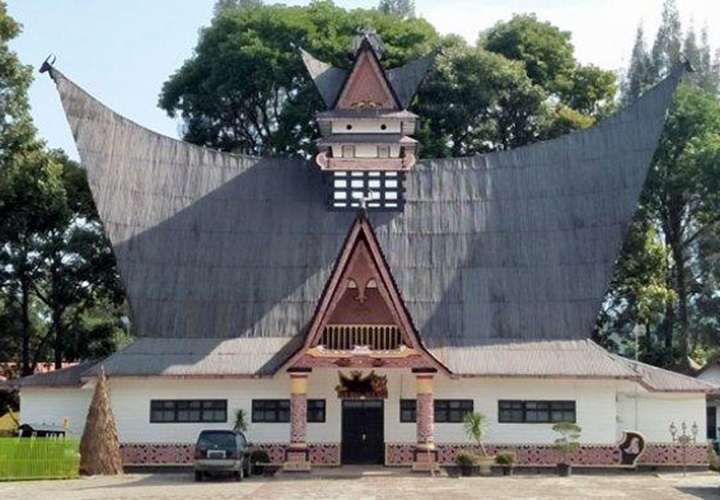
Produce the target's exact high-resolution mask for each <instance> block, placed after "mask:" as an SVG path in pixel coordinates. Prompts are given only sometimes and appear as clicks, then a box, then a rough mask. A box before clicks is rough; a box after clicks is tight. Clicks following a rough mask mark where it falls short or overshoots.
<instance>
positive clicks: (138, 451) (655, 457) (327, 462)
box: [120, 443, 708, 467]
mask: <svg viewBox="0 0 720 500" xmlns="http://www.w3.org/2000/svg"><path fill="white" fill-rule="evenodd" d="M256 446H257V447H258V448H260V449H263V450H265V451H267V452H268V455H270V462H271V463H273V464H277V465H280V464H282V463H283V460H284V458H285V448H286V447H287V445H286V444H283V443H264V444H258V445H256ZM308 446H309V448H310V462H311V463H312V464H313V465H317V466H333V465H340V444H339V443H311V444H309V445H308ZM120 448H121V452H122V456H123V463H124V464H125V465H190V464H192V461H193V453H194V449H195V445H194V444H186V443H127V444H123V445H121V447H120ZM485 448H486V450H487V452H488V453H489V454H491V455H494V454H496V453H498V452H500V451H510V452H513V453H515V456H516V464H517V465H519V466H528V467H551V466H554V465H555V464H556V463H557V454H556V451H555V450H554V449H553V447H552V445H497V444H487V445H485ZM436 449H437V451H438V462H439V463H440V464H443V465H450V464H453V463H454V459H455V455H456V454H457V453H458V452H459V451H462V450H467V451H470V452H472V453H479V451H480V450H479V448H478V447H477V446H473V445H468V444H460V443H454V444H438V445H436ZM414 450H415V445H414V444H411V443H388V444H386V445H385V464H386V465H390V466H407V467H409V466H410V465H412V462H413V452H414ZM682 453H683V452H682V448H681V446H680V445H678V444H672V443H648V444H647V447H646V449H645V451H644V453H643V454H642V455H641V456H640V457H639V459H638V462H637V463H638V465H648V466H650V465H659V466H662V465H672V466H678V465H681V464H682ZM685 453H686V455H685V458H686V463H687V464H688V465H690V466H697V465H707V463H708V455H707V448H706V447H705V445H703V444H694V445H690V446H688V447H687V449H686V450H685ZM572 463H573V465H575V466H577V467H620V466H621V464H620V450H619V448H618V446H617V445H583V446H582V447H581V448H580V450H578V451H577V452H576V453H575V454H574V455H572Z"/></svg>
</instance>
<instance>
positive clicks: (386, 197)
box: [329, 172, 405, 210]
mask: <svg viewBox="0 0 720 500" xmlns="http://www.w3.org/2000/svg"><path fill="white" fill-rule="evenodd" d="M404 177H405V174H404V173H403V172H332V173H330V174H329V183H330V199H329V205H330V207H331V208H333V209H337V210H347V209H357V208H360V206H361V203H362V200H365V206H366V208H368V209H370V210H372V209H375V210H402V208H403V204H404V202H405V200H404V197H403V181H404Z"/></svg>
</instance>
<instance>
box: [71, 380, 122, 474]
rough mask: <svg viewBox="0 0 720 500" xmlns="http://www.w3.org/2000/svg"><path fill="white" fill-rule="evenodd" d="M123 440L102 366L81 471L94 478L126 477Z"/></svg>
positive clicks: (83, 445)
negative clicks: (94, 476)
mask: <svg viewBox="0 0 720 500" xmlns="http://www.w3.org/2000/svg"><path fill="white" fill-rule="evenodd" d="M122 471H123V470H122V457H121V455H120V441H119V440H118V436H117V429H116V427H115V417H114V416H113V412H112V404H111V402H110V390H109V388H108V381H107V377H106V376H105V369H104V368H103V367H100V375H99V376H98V381H97V385H96V386H95V394H94V395H93V399H92V402H91V403H90V408H89V409H88V415H87V420H86V421H85V430H84V431H83V435H82V440H81V441H80V472H81V473H82V474H87V475H90V476H93V475H96V474H103V475H109V476H114V475H117V474H122Z"/></svg>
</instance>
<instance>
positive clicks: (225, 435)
mask: <svg viewBox="0 0 720 500" xmlns="http://www.w3.org/2000/svg"><path fill="white" fill-rule="evenodd" d="M194 469H195V481H202V480H203V479H204V477H205V475H206V474H212V475H215V474H216V473H230V474H232V476H233V477H234V478H235V479H236V480H237V481H242V479H243V477H245V476H248V475H249V473H250V449H249V446H248V442H247V439H245V435H244V434H243V433H241V432H234V431H202V432H200V435H199V436H198V440H197V444H196V445H195V462H194Z"/></svg>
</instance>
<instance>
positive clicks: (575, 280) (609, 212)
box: [51, 69, 679, 369]
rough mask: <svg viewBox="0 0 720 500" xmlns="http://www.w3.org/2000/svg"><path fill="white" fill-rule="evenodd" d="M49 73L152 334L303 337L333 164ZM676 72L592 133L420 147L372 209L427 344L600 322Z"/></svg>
mask: <svg viewBox="0 0 720 500" xmlns="http://www.w3.org/2000/svg"><path fill="white" fill-rule="evenodd" d="M51 71H52V75H53V77H54V79H55V81H56V83H57V86H58V90H59V93H60V97H61V100H62V102H63V106H64V108H65V111H66V114H67V117H68V120H69V122H70V126H71V128H72V131H73V134H74V136H75V139H76V142H77V145H78V150H79V152H80V157H81V159H82V163H83V165H84V166H85V167H86V168H87V170H88V178H89V182H90V187H91V189H92V192H93V196H94V198H95V201H96V203H97V206H98V210H99V213H100V215H101V218H102V220H103V221H104V224H105V229H106V231H107V232H108V234H109V236H110V239H111V241H112V244H113V247H114V249H115V253H116V256H117V260H118V266H119V269H120V273H121V276H122V277H123V279H124V281H125V284H126V286H127V290H128V296H129V299H130V303H131V307H132V310H133V317H134V321H135V324H136V326H137V329H138V331H139V332H140V334H141V335H142V336H145V337H158V338H168V339H172V338H208V339H211V338H212V339H218V340H220V339H223V338H225V339H231V338H278V337H280V338H291V337H294V336H296V335H300V334H302V332H303V331H304V328H305V327H306V325H307V324H308V321H309V319H310V317H311V315H312V313H313V311H314V308H315V306H316V303H317V300H318V298H319V297H320V294H321V292H322V289H323V286H324V284H325V281H326V279H327V277H328V275H329V273H330V270H331V268H332V265H333V263H334V260H335V259H336V257H337V255H338V254H339V252H340V246H341V244H342V242H343V239H344V237H345V235H346V233H347V231H348V229H349V227H350V225H351V222H352V220H353V218H354V214H351V213H341V212H333V211H329V210H327V209H326V207H325V204H324V200H325V191H324V185H323V181H322V178H321V174H320V173H319V172H318V171H316V169H314V168H313V167H311V166H310V165H308V164H305V163H303V162H301V161H296V160H280V159H261V158H253V157H245V156H237V155H230V154H224V153H218V152H215V151H211V150H208V149H203V148H199V147H197V146H193V145H190V144H187V143H184V142H182V141H178V140H174V139H170V138H168V137H164V136H161V135H158V134H156V133H153V132H151V131H149V130H147V129H145V128H143V127H140V126H138V125H137V124H135V123H133V122H131V121H129V120H127V119H126V118H124V117H122V116H120V115H118V114H116V113H114V112H113V111H112V110H110V109H108V108H107V107H105V106H103V105H102V104H101V103H100V102H98V101H97V100H95V99H93V98H92V97H91V96H89V95H88V94H87V93H86V92H85V91H83V90H82V89H81V88H80V87H78V86H77V85H75V84H74V83H73V82H72V81H70V80H68V79H67V78H66V77H65V76H64V75H63V74H62V73H60V72H59V71H57V70H56V69H52V70H51ZM678 78H679V74H678V73H674V74H673V75H672V76H671V77H670V78H668V79H667V80H665V81H664V82H662V83H660V84H659V85H658V86H657V87H656V88H654V89H653V90H651V91H649V92H648V93H647V94H646V95H645V96H643V97H642V98H641V99H640V100H639V101H638V102H636V103H635V104H633V105H632V106H630V107H628V108H626V109H624V110H622V111H620V112H618V113H616V114H615V115H613V116H612V117H610V118H608V119H606V120H604V121H602V122H601V123H599V124H598V125H596V126H595V127H592V128H590V129H588V130H585V131H582V132H576V133H572V134H570V135H568V136H565V137H562V138H560V139H557V140H554V141H548V142H543V143H539V144H535V145H532V146H528V147H524V148H520V149H517V150H514V151H509V152H500V153H491V154H487V155H480V156H475V157H471V158H460V159H448V160H427V161H424V162H421V163H420V164H418V165H417V166H416V167H415V169H414V171H413V172H411V173H410V174H409V175H408V178H407V182H406V204H405V209H404V211H403V212H402V213H371V216H370V219H371V221H372V223H373V225H374V227H375V230H376V233H377V236H378V239H379V241H380V243H381V245H382V248H383V251H384V253H385V256H386V258H387V261H388V263H389V265H390V268H391V270H392V272H393V275H394V278H395V280H396V281H397V284H398V288H399V290H400V292H401V294H402V296H403V299H404V300H405V302H406V305H407V308H408V310H409V312H410V314H411V316H412V318H413V321H414V323H415V326H416V328H417V330H418V331H419V333H420V336H421V338H423V340H424V342H425V343H426V344H427V345H428V347H430V348H432V349H434V348H442V347H448V348H463V347H472V346H474V345H481V344H484V343H486V342H487V341H488V340H492V339H516V340H517V339H520V340H523V339H524V340H544V339H585V338H587V337H588V336H589V335H590V333H591V330H592V326H593V322H594V320H595V318H596V315H597V313H598V310H599V308H600V304H601V300H602V297H603V295H604V292H605V289H606V286H607V283H608V280H609V277H610V274H611V271H612V266H613V262H614V260H615V258H616V256H617V253H618V251H619V249H620V246H621V243H622V240H623V236H624V234H625V230H626V228H627V226H628V224H629V222H630V220H631V218H632V216H633V213H634V211H635V207H636V203H637V199H638V195H639V192H640V189H641V187H642V185H643V182H644V179H645V175H646V172H647V168H648V166H649V164H650V161H651V158H652V155H653V152H654V150H655V148H656V145H657V141H658V137H659V135H660V132H661V130H662V127H663V123H664V120H665V115H666V111H667V109H668V106H669V104H670V100H671V98H672V94H673V91H674V89H675V87H676V84H677V81H678ZM450 368H451V369H452V368H453V367H452V365H451V366H450Z"/></svg>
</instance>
